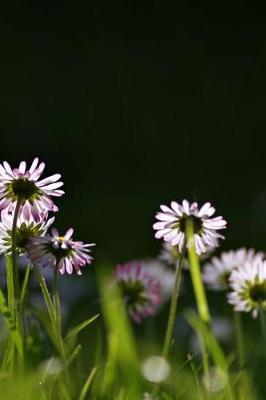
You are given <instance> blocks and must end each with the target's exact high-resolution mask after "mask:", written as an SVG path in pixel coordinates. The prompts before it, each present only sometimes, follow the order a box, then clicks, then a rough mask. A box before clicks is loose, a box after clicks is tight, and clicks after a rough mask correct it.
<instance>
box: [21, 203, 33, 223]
mask: <svg viewBox="0 0 266 400" xmlns="http://www.w3.org/2000/svg"><path fill="white" fill-rule="evenodd" d="M22 214H23V216H24V218H25V219H26V220H27V221H29V220H30V218H31V206H30V203H29V202H28V201H26V202H25V204H24V206H23V208H22Z"/></svg>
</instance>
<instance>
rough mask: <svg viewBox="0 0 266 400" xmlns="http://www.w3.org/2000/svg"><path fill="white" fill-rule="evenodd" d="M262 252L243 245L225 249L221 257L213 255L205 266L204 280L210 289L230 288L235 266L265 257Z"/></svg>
mask: <svg viewBox="0 0 266 400" xmlns="http://www.w3.org/2000/svg"><path fill="white" fill-rule="evenodd" d="M263 257H264V254H263V253H262V252H255V250H254V249H249V250H247V249H246V248H244V247H242V248H240V249H238V250H230V251H224V252H222V253H221V255H220V257H212V258H211V260H210V261H209V262H208V263H206V264H205V265H204V266H203V274H202V277H203V281H204V282H205V283H206V284H207V286H208V287H209V289H212V290H224V289H228V285H229V281H228V280H229V276H230V274H231V273H232V271H233V270H234V269H235V268H238V267H241V266H243V265H244V264H245V263H246V262H249V263H253V262H255V263H256V261H258V260H261V259H263Z"/></svg>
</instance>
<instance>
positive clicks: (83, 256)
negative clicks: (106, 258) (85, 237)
mask: <svg viewBox="0 0 266 400" xmlns="http://www.w3.org/2000/svg"><path fill="white" fill-rule="evenodd" d="M73 232H74V231H73V229H72V228H70V229H68V230H67V232H66V233H65V235H64V236H60V235H59V233H58V231H57V230H56V229H55V228H53V229H52V235H46V236H44V237H34V238H32V239H31V240H30V242H29V244H28V245H27V254H28V257H29V259H30V261H31V262H32V264H37V265H40V266H41V267H53V268H58V270H59V272H60V273H61V274H64V273H65V272H66V273H68V274H72V273H73V272H74V271H76V272H77V274H78V275H81V268H82V267H84V266H85V265H89V264H91V263H92V260H93V258H92V256H91V255H90V254H89V253H90V247H92V246H95V244H94V243H91V244H84V243H83V242H80V241H74V240H73V239H72V235H73Z"/></svg>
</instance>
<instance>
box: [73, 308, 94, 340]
mask: <svg viewBox="0 0 266 400" xmlns="http://www.w3.org/2000/svg"><path fill="white" fill-rule="evenodd" d="M99 315H100V314H96V315H94V316H93V317H91V318H89V319H86V320H85V321H83V322H81V323H80V324H78V325H77V326H75V327H74V328H72V329H71V330H70V331H69V333H68V334H67V336H66V337H65V340H66V341H68V340H69V339H71V338H73V337H75V336H76V335H78V334H79V332H81V331H82V330H83V329H85V328H86V327H87V326H88V325H90V324H91V323H92V322H93V321H95V320H96V319H97V318H98V317H99Z"/></svg>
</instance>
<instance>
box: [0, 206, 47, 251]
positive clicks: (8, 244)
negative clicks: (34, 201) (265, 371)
mask: <svg viewBox="0 0 266 400" xmlns="http://www.w3.org/2000/svg"><path fill="white" fill-rule="evenodd" d="M26 207H27V206H26ZM13 219H14V211H12V212H8V211H7V210H6V209H5V210H2V212H1V222H0V254H11V252H12V225H13ZM53 222H54V217H52V218H50V219H48V212H45V213H43V215H42V219H41V220H40V221H39V222H36V221H35V219H34V218H33V216H32V214H31V213H30V212H29V210H28V212H27V211H26V210H25V212H24V213H21V214H20V215H19V216H18V220H17V226H16V234H15V238H16V239H15V242H16V252H17V254H18V255H25V253H26V246H27V244H28V243H29V241H30V239H31V238H33V237H39V236H44V235H45V234H46V232H47V229H48V228H49V227H50V226H51V225H52V223H53Z"/></svg>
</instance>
